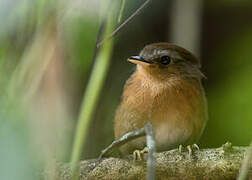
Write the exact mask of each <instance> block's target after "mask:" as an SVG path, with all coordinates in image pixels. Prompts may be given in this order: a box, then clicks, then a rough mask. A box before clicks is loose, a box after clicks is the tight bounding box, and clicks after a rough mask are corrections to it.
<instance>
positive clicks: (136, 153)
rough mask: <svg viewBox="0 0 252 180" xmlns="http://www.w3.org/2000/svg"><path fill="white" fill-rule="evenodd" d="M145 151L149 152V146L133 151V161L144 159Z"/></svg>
mask: <svg viewBox="0 0 252 180" xmlns="http://www.w3.org/2000/svg"><path fill="white" fill-rule="evenodd" d="M144 153H148V148H147V147H145V148H144V149H142V150H135V151H134V152H133V161H142V160H143V154H144Z"/></svg>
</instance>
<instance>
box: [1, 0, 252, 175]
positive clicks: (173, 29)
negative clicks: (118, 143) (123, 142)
mask: <svg viewBox="0 0 252 180" xmlns="http://www.w3.org/2000/svg"><path fill="white" fill-rule="evenodd" d="M143 2H144V1H143V0H138V1H133V0H127V1H126V4H125V8H124V11H123V14H122V21H123V20H125V19H126V18H127V17H128V16H129V15H131V14H132V13H133V12H134V11H135V10H136V9H137V8H138V7H139V6H140V5H141V4H142V3H143ZM113 3H114V2H113ZM117 3H118V8H117V9H118V11H116V12H115V14H116V16H115V17H114V19H113V21H114V26H115V27H116V26H118V22H117V16H118V12H119V9H120V3H121V2H120V1H118V2H117ZM102 4H103V2H102V1H101V0H71V1H68V0H61V1H59V0H49V1H48V0H36V1H34V0H33V1H32V0H0V22H1V25H0V159H1V161H0V179H26V180H27V179H35V178H38V177H39V176H40V175H38V173H37V172H40V171H41V170H46V171H49V172H50V173H49V176H48V179H53V177H54V173H55V172H54V168H53V167H54V165H55V163H56V162H58V161H60V162H68V161H69V158H70V154H71V150H72V145H73V138H74V133H75V130H76V123H77V119H78V116H79V112H80V111H81V103H82V100H83V95H84V92H85V89H86V86H87V83H88V80H89V77H90V74H91V72H92V67H93V65H94V61H93V59H94V58H93V56H94V51H95V43H96V39H97V35H98V31H99V27H100V24H101V22H102V19H103V17H102V15H101V12H100V11H101V8H102V6H103V5H102ZM103 15H104V14H103ZM251 19H252V1H250V0H240V1H237V0H221V1H219V0H204V1H203V0H194V1H188V0H155V1H154V0H153V1H152V2H151V3H150V4H148V6H147V7H146V8H144V10H143V11H142V12H141V13H140V14H139V15H137V16H136V17H135V18H134V19H133V20H132V21H131V22H130V23H129V24H128V25H127V26H125V27H123V29H122V30H121V31H120V32H119V33H117V34H116V35H115V36H114V37H113V52H112V54H111V58H110V66H109V70H108V72H107V75H106V78H105V82H104V86H103V88H102V91H101V94H100V96H99V100H98V102H97V106H96V107H95V111H94V113H93V116H92V122H91V124H90V126H89V127H88V135H87V141H86V143H85V145H84V147H83V154H82V159H84V158H95V157H97V156H98V154H99V152H100V151H101V150H102V149H103V148H104V147H105V146H106V145H108V144H109V143H111V142H112V140H113V117H114V113H115V109H116V107H117V105H118V103H119V101H120V95H121V93H122V90H123V85H124V83H125V80H126V79H127V78H128V77H129V76H130V74H131V73H132V72H133V71H134V65H132V64H129V63H128V62H127V61H126V59H127V58H128V57H129V56H132V55H136V54H138V53H139V51H140V50H141V49H142V48H143V47H144V46H145V45H146V44H149V43H153V42H160V41H167V42H172V43H175V44H177V45H180V46H183V47H185V48H187V49H189V50H191V51H192V52H193V53H195V54H196V55H197V56H198V57H199V58H200V59H201V61H202V71H203V73H204V74H205V75H206V76H207V79H206V80H204V82H203V83H204V87H205V89H206V95H207V98H208V103H209V122H208V124H207V127H206V130H205V132H204V134H203V136H202V138H201V140H200V143H199V145H200V146H201V147H219V146H221V145H222V144H224V143H225V142H226V141H230V142H232V143H233V144H234V145H237V146H240V145H248V144H249V142H250V141H251V139H252V21H251ZM98 63H99V62H98ZM93 73H95V72H93ZM91 83H92V82H91ZM84 98H85V97H84ZM14 172H15V173H14Z"/></svg>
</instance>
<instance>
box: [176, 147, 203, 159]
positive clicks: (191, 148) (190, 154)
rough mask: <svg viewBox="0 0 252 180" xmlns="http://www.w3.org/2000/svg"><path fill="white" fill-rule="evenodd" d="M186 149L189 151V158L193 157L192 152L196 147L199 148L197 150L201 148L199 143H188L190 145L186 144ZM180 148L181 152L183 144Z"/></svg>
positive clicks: (180, 151)
mask: <svg viewBox="0 0 252 180" xmlns="http://www.w3.org/2000/svg"><path fill="white" fill-rule="evenodd" d="M186 149H187V151H188V156H189V159H191V157H192V154H193V152H194V149H195V150H197V151H198V150H200V148H199V146H198V145H197V144H192V145H188V146H186ZM178 150H179V153H180V154H181V153H182V151H183V145H179V148H178Z"/></svg>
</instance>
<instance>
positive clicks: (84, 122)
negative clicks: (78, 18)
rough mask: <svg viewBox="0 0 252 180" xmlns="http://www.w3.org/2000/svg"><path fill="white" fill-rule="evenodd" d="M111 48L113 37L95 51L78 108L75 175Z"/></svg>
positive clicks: (109, 23)
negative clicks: (85, 87)
mask: <svg viewBox="0 0 252 180" xmlns="http://www.w3.org/2000/svg"><path fill="white" fill-rule="evenodd" d="M111 17H112V16H111V13H110V15H109V16H108V20H107V24H106V26H105V32H104V36H106V35H108V34H109V33H110V32H111V31H112V29H113V23H112V18H111ZM112 50H113V39H110V40H108V41H107V42H106V43H105V44H104V45H103V46H102V47H101V48H100V49H99V51H98V52H97V56H96V60H95V63H94V67H93V69H92V72H91V76H90V79H89V82H88V85H87V89H86V92H85V94H84V99H83V102H82V105H81V109H80V115H79V118H78V124H77V129H76V133H75V138H74V145H73V151H72V155H71V168H72V171H73V174H74V175H76V171H77V167H78V161H79V160H80V157H81V153H82V148H83V145H84V144H85V142H86V140H87V133H88V128H89V125H90V122H91V118H92V114H93V112H94V110H95V107H96V104H97V101H98V98H99V95H100V92H101V90H102V87H103V84H104V80H105V78H106V75H107V72H108V68H109V64H110V57H111V54H112Z"/></svg>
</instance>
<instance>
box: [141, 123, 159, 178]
mask: <svg viewBox="0 0 252 180" xmlns="http://www.w3.org/2000/svg"><path fill="white" fill-rule="evenodd" d="M144 129H145V133H146V144H147V148H148V159H147V177H146V179H147V180H154V179H155V176H156V155H155V153H156V142H155V138H154V134H153V129H152V125H151V124H150V123H147V124H146V125H145V127H144Z"/></svg>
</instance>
